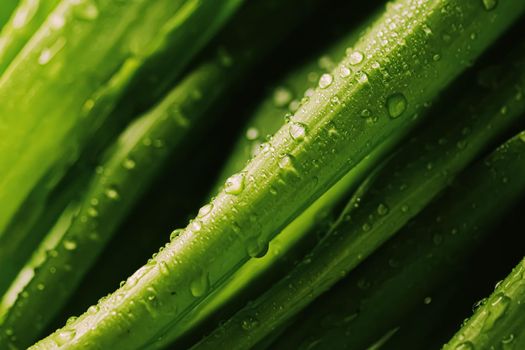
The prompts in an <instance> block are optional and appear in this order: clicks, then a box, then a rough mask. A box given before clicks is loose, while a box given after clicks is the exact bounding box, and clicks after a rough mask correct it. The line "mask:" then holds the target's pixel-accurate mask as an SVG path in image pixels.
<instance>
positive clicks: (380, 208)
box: [377, 203, 389, 216]
mask: <svg viewBox="0 0 525 350" xmlns="http://www.w3.org/2000/svg"><path fill="white" fill-rule="evenodd" d="M388 211H389V209H388V207H387V206H386V205H385V204H383V203H381V204H379V206H378V207H377V213H378V214H379V215H381V216H384V215H386V214H388Z"/></svg>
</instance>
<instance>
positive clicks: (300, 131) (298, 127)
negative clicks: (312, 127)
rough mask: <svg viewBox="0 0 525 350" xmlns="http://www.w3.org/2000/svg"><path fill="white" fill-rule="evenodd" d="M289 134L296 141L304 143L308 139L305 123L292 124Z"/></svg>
mask: <svg viewBox="0 0 525 350" xmlns="http://www.w3.org/2000/svg"><path fill="white" fill-rule="evenodd" d="M288 132H289V134H290V136H291V137H292V138H293V139H294V140H296V141H302V140H304V138H305V137H306V125H304V124H303V123H291V124H290V128H289V129H288Z"/></svg>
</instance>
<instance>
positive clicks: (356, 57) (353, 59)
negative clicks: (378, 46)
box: [348, 51, 365, 66]
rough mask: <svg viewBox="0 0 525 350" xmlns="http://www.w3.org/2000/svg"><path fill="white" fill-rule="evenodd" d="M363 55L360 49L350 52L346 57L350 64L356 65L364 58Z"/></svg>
mask: <svg viewBox="0 0 525 350" xmlns="http://www.w3.org/2000/svg"><path fill="white" fill-rule="evenodd" d="M364 57H365V56H364V55H363V53H362V52H360V51H354V52H352V53H351V54H350V56H349V57H348V61H349V62H350V64H351V65H353V66H354V65H356V64H359V63H361V62H363V59H364Z"/></svg>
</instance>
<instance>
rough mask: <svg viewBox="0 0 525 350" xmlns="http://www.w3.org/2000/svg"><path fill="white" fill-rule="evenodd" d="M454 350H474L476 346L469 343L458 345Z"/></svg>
mask: <svg viewBox="0 0 525 350" xmlns="http://www.w3.org/2000/svg"><path fill="white" fill-rule="evenodd" d="M454 349H455V350H474V344H472V343H471V342H469V341H467V342H464V343H461V344H458V345H457V346H456V347H455V348H454Z"/></svg>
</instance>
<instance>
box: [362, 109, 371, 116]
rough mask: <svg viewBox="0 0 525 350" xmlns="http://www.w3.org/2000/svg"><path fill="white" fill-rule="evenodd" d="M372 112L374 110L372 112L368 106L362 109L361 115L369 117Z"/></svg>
mask: <svg viewBox="0 0 525 350" xmlns="http://www.w3.org/2000/svg"><path fill="white" fill-rule="evenodd" d="M371 114H372V112H370V110H369V109H366V108H365V109H363V110H362V111H361V117H363V118H368V117H370V115H371Z"/></svg>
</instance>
